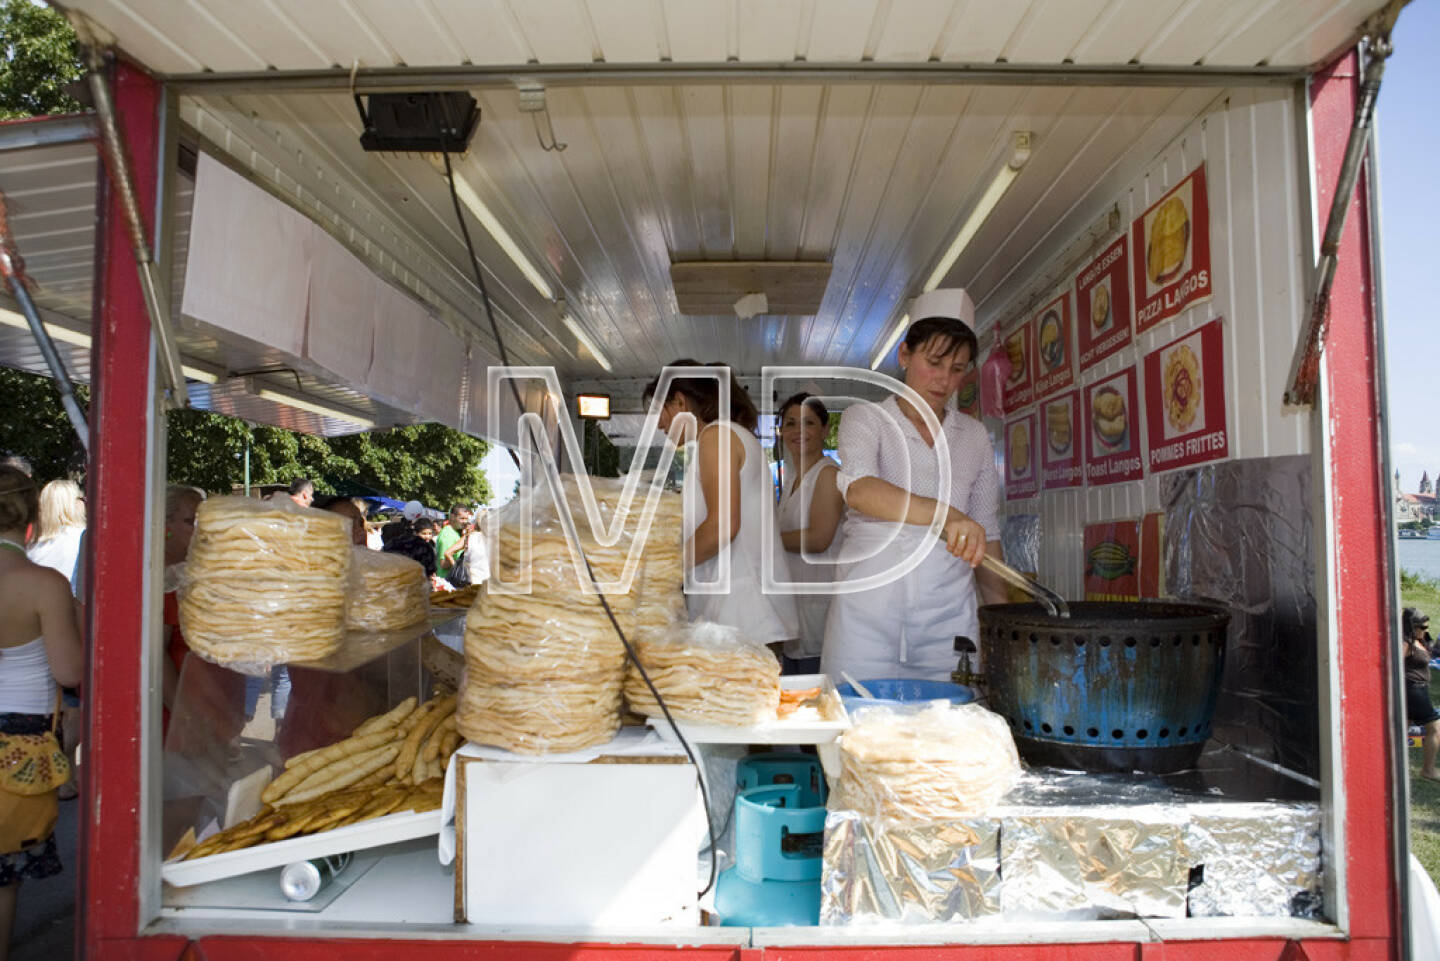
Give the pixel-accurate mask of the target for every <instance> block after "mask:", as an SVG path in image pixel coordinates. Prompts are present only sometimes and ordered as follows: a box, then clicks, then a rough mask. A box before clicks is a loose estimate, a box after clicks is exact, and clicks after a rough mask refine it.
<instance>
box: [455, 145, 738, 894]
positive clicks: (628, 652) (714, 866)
mask: <svg viewBox="0 0 1440 961" xmlns="http://www.w3.org/2000/svg"><path fill="white" fill-rule="evenodd" d="M441 136H442V138H443V136H444V135H443V133H442V135H441ZM440 153H441V156H442V157H444V159H445V182H446V183H447V184H448V185H449V187H450V202H451V203H452V204H453V205H454V207H455V219H456V220H457V221H459V223H460V236H461V237H463V238H464V240H465V249H466V251H467V252H468V253H469V255H470V266H471V268H472V269H473V270H474V271H475V285H476V286H477V287H479V288H480V302H481V303H482V304H483V305H484V307H485V318H486V319H487V320H488V321H489V322H490V332H491V334H492V335H493V336H494V337H495V346H496V348H497V349H498V351H499V353H500V363H501V364H503V365H504V366H506V367H508V366H510V358H509V355H508V353H507V352H506V350H505V341H504V339H503V338H502V337H501V336H500V325H499V324H497V323H496V322H495V312H494V311H493V310H492V309H491V307H490V293H489V291H488V290H487V289H486V287H485V276H484V273H483V271H481V269H480V258H479V257H477V256H476V255H475V245H474V244H473V243H472V242H471V240H470V230H469V228H468V227H466V226H465V216H464V213H463V211H462V209H461V206H460V195H459V194H458V193H457V192H456V190H455V172H454V170H453V169H452V168H451V166H450V152H449V150H442V151H441V152H440ZM507 379H508V380H509V382H510V390H511V392H512V393H513V394H514V396H515V406H516V408H517V409H518V410H522V411H523V410H524V409H525V404H524V402H523V401H521V399H520V388H519V387H517V386H515V378H513V377H511V378H507ZM530 441H531V443H532V444H533V445H534V447H535V450H536V453H537V454H538V453H539V450H540V443H539V440H538V439H537V438H536V437H535V433H534V428H533V426H532V427H531V429H530ZM510 456H511V457H512V458H514V457H515V453H514V451H511V454H510ZM516 463H517V465H518V463H519V460H518V458H517V459H516ZM557 506H558V505H557ZM572 523H573V521H572ZM571 543H573V544H574V545H575V548H576V549H577V550H579V551H580V559H581V560H582V561H584V562H585V573H586V574H587V575H588V576H589V578H590V585H591V586H592V587H594V588H595V596H596V597H598V598H599V599H600V606H601V607H602V608H604V610H605V616H606V617H607V618H609V620H610V626H611V627H612V628H614V629H615V635H616V636H617V637H619V638H620V643H621V644H622V645H623V646H624V648H625V656H626V657H627V658H628V659H629V660H630V663H632V664H634V665H635V669H636V670H637V671H638V672H639V673H640V679H641V680H642V681H644V682H645V687H646V688H648V689H649V691H650V696H651V697H653V698H655V703H656V704H658V705H660V712H661V713H662V714H664V715H665V722H666V723H667V724H669V725H670V730H671V731H673V732H674V734H675V739H676V740H677V741H679V742H680V746H681V747H682V748H683V749H684V750H685V756H686V757H687V758H689V759H690V763H691V764H693V765H694V766H695V771H696V774H697V776H698V777H699V781H700V803H701V805H702V806H703V807H704V808H705V827H706V830H707V832H708V833H709V836H710V878H709V880H708V881H707V882H706V884H705V887H704V888H702V889H701V890H700V893H699V894H698V895H697V897H704V896H705V895H706V894H707V893H709V891H710V889H711V888H712V887H714V886H715V876H716V873H717V872H718V870H719V863H718V857H719V854H718V852H717V851H716V846H717V844H718V841H719V838H718V836H717V835H716V833H715V818H714V817H713V816H712V815H711V813H710V792H709V790H708V789H707V787H706V783H705V774H704V771H703V770H702V769H701V767H700V761H699V759H698V758H697V757H696V756H695V751H694V750H693V749H692V748H691V746H690V742H689V741H687V740H686V739H685V735H684V734H682V733H681V732H680V725H678V724H676V723H675V718H674V717H672V716H671V714H670V708H669V707H668V706H667V705H666V704H665V699H664V698H663V697H661V696H660V692H659V691H658V690H656V689H655V683H654V682H653V681H651V680H650V675H649V673H648V672H646V670H645V665H644V664H641V663H640V658H639V657H638V656H637V655H636V653H635V648H634V647H633V646H632V645H631V643H630V639H629V638H627V637H626V636H625V631H624V630H622V629H621V627H620V622H619V621H618V620H616V618H615V612H614V611H612V610H611V609H610V602H609V601H608V600H607V599H606V598H605V595H604V593H602V592H601V590H600V584H599V581H597V580H596V578H595V570H594V568H592V567H591V566H590V558H589V557H587V556H586V554H585V548H584V545H582V544H581V543H580V539H579V537H574V538H572V539H571Z"/></svg>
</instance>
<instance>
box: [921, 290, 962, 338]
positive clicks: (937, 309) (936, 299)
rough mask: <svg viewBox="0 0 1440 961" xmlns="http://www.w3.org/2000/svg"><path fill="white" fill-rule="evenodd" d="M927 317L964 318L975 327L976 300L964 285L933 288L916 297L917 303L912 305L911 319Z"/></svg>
mask: <svg viewBox="0 0 1440 961" xmlns="http://www.w3.org/2000/svg"><path fill="white" fill-rule="evenodd" d="M926 317H949V318H951V319H953V320H963V321H965V323H966V324H968V325H970V328H971V329H972V330H973V329H974V327H975V301H973V300H971V299H970V295H969V294H968V293H966V292H965V288H964V287H941V288H940V289H939V290H931V291H928V292H926V293H923V294H921V295H920V296H919V297H916V298H915V303H913V304H912V305H911V306H910V319H911V320H924V319H925V318H926Z"/></svg>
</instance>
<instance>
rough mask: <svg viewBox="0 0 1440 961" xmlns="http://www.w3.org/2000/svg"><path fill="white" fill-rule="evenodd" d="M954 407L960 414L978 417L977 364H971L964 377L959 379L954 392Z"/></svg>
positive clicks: (978, 386)
mask: <svg viewBox="0 0 1440 961" xmlns="http://www.w3.org/2000/svg"><path fill="white" fill-rule="evenodd" d="M955 409H956V410H958V411H959V412H960V413H962V414H969V415H970V416H971V417H973V418H975V419H976V420H979V419H980V365H979V364H971V365H970V369H969V370H968V371H966V373H965V377H964V378H963V379H962V380H961V381H960V389H959V390H957V391H956V392H955Z"/></svg>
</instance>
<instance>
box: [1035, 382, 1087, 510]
mask: <svg viewBox="0 0 1440 961" xmlns="http://www.w3.org/2000/svg"><path fill="white" fill-rule="evenodd" d="M1080 423H1081V420H1080V392H1079V391H1078V390H1072V391H1070V392H1068V393H1065V394H1060V395H1058V396H1056V397H1051V398H1050V399H1049V400H1047V401H1044V402H1043V403H1041V405H1040V437H1041V443H1040V486H1041V487H1043V488H1044V489H1045V490H1047V491H1048V490H1059V489H1061V488H1064V487H1079V486H1080V485H1081V484H1082V483H1084V481H1085V472H1084V468H1083V467H1082V466H1081V457H1080V432H1079V430H1077V429H1076V428H1077V427H1078V426H1079V425H1080Z"/></svg>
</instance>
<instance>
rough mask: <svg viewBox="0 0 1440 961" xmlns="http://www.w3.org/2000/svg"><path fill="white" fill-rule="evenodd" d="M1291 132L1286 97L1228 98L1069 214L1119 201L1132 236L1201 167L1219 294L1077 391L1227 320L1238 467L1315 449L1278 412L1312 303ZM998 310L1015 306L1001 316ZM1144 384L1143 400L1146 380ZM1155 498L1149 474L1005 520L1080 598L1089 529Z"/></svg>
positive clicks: (1295, 415)
mask: <svg viewBox="0 0 1440 961" xmlns="http://www.w3.org/2000/svg"><path fill="white" fill-rule="evenodd" d="M1295 129H1296V126H1295V116H1294V104H1293V100H1292V99H1291V94H1290V93H1289V92H1288V91H1281V90H1276V91H1261V90H1246V91H1237V92H1233V93H1231V94H1230V95H1229V96H1228V97H1227V98H1225V99H1224V100H1223V101H1221V102H1219V103H1218V104H1217V105H1216V107H1215V109H1213V110H1212V111H1210V112H1208V113H1206V114H1205V115H1203V116H1201V117H1200V118H1198V119H1196V120H1195V121H1193V122H1192V123H1190V124H1189V125H1188V126H1187V127H1186V128H1185V129H1184V131H1183V132H1182V133H1181V134H1180V135H1179V136H1178V137H1176V138H1174V139H1173V140H1172V141H1171V142H1170V143H1169V144H1168V145H1167V146H1166V147H1165V148H1164V150H1163V151H1162V152H1161V153H1160V154H1159V156H1157V157H1155V158H1154V160H1153V161H1152V162H1151V163H1150V164H1149V165H1148V166H1147V168H1146V169H1145V171H1144V172H1143V173H1142V174H1141V175H1140V176H1138V177H1136V178H1134V179H1131V180H1130V181H1128V182H1122V181H1117V180H1116V179H1115V178H1114V177H1111V178H1109V179H1106V180H1102V181H1101V182H1099V183H1098V184H1097V185H1096V186H1095V187H1094V189H1093V190H1092V191H1090V194H1089V195H1088V196H1087V197H1086V198H1084V199H1083V200H1081V201H1079V202H1077V203H1076V204H1075V205H1074V209H1076V210H1083V209H1090V208H1094V207H1097V206H1103V205H1106V204H1109V203H1114V202H1118V205H1119V208H1120V213H1121V219H1122V225H1123V228H1124V230H1126V231H1127V232H1128V231H1129V229H1130V226H1131V223H1132V222H1133V220H1134V219H1135V218H1136V217H1138V216H1139V215H1140V214H1141V213H1142V212H1143V211H1144V210H1145V209H1146V208H1147V207H1148V206H1150V205H1151V204H1152V203H1154V202H1155V201H1156V200H1158V199H1159V198H1160V197H1161V196H1163V195H1164V194H1165V192H1166V191H1168V190H1169V189H1170V188H1171V187H1172V186H1174V184H1175V183H1176V182H1177V181H1178V180H1179V179H1180V178H1182V177H1184V176H1185V175H1186V174H1188V173H1189V172H1190V171H1191V170H1193V169H1194V168H1195V167H1196V166H1198V165H1199V164H1200V163H1202V162H1203V163H1204V164H1205V174H1206V181H1207V188H1208V192H1209V203H1210V257H1211V268H1212V272H1213V278H1212V286H1213V290H1214V294H1213V296H1212V297H1211V299H1210V300H1208V301H1205V302H1203V303H1200V304H1192V305H1190V306H1189V307H1188V308H1186V309H1185V310H1184V311H1183V312H1182V313H1181V314H1180V315H1179V316H1177V317H1175V318H1173V319H1171V320H1168V321H1165V322H1163V323H1161V324H1160V325H1159V326H1158V327H1155V328H1152V329H1151V330H1149V331H1147V332H1146V333H1144V334H1142V335H1140V336H1138V337H1137V338H1136V339H1135V341H1134V342H1133V343H1132V345H1131V347H1130V348H1129V349H1128V350H1126V351H1122V352H1121V353H1119V354H1117V355H1114V356H1112V357H1110V358H1108V359H1107V360H1105V361H1103V362H1102V363H1101V364H1099V365H1098V366H1097V367H1095V368H1092V370H1091V371H1089V372H1087V373H1086V374H1085V375H1082V378H1081V381H1080V382H1081V384H1082V386H1083V385H1084V384H1087V383H1093V382H1094V381H1096V380H1099V379H1102V378H1104V377H1107V376H1110V375H1112V374H1114V373H1116V372H1118V371H1119V370H1122V369H1123V368H1125V367H1128V366H1130V365H1132V364H1134V365H1136V366H1137V367H1139V366H1140V365H1142V364H1143V358H1144V357H1145V355H1146V354H1147V353H1149V352H1151V351H1153V350H1156V349H1157V348H1159V347H1161V346H1163V345H1165V344H1168V343H1170V342H1171V341H1173V340H1175V339H1177V338H1179V337H1181V336H1183V335H1184V334H1186V333H1188V332H1190V331H1192V330H1195V329H1197V328H1198V327H1200V326H1202V325H1203V324H1205V323H1207V322H1209V321H1210V320H1212V319H1214V318H1216V317H1221V318H1224V333H1225V354H1226V358H1225V362H1226V369H1225V377H1226V385H1225V386H1226V395H1227V410H1226V419H1227V425H1228V432H1229V442H1230V454H1231V456H1232V457H1234V458H1258V457H1277V456H1283V455H1292V454H1305V453H1308V452H1309V449H1310V448H1309V416H1310V415H1309V414H1308V413H1305V412H1291V411H1286V410H1285V409H1284V407H1283V404H1282V394H1283V391H1284V384H1285V380H1286V377H1287V376H1288V373H1289V367H1290V357H1291V354H1292V352H1293V349H1294V346H1295V338H1296V336H1297V331H1298V330H1299V325H1300V319H1301V312H1302V310H1303V305H1304V302H1305V291H1304V287H1303V284H1304V278H1305V275H1306V267H1305V257H1306V251H1305V250H1304V249H1303V236H1304V234H1303V231H1302V229H1301V217H1302V216H1304V215H1305V214H1304V210H1305V209H1306V208H1305V206H1304V204H1303V203H1302V198H1301V194H1300V191H1301V190H1302V189H1303V187H1304V181H1303V179H1301V178H1300V177H1299V176H1298V175H1297V172H1296V170H1295V166H1294V165H1295V160H1296V157H1297V151H1296V145H1295V140H1294V131H1295ZM1071 219H1072V220H1077V221H1078V220H1079V219H1080V218H1078V217H1076V218H1071ZM1082 222H1083V221H1082ZM1076 226H1079V223H1077V224H1076ZM1071 236H1072V237H1073V231H1072V233H1071ZM1133 255H1134V254H1133V252H1132V256H1133ZM1046 272H1047V267H1046V266H1043V265H1042V266H1039V267H1038V268H1037V269H1032V270H1031V271H1029V272H1028V273H1027V274H1026V275H1025V276H1024V277H1023V278H1015V279H1013V280H1011V281H1009V282H1007V283H1006V284H1005V285H1003V286H1002V287H1001V288H1000V289H999V290H998V291H997V292H996V294H995V296H994V297H993V298H992V312H991V315H990V316H984V314H983V312H982V323H988V322H989V321H993V320H999V321H1001V322H1002V323H1009V322H1011V321H1013V320H1016V319H1019V317H1020V316H1021V314H1022V312H1021V307H1020V305H1021V304H1023V303H1026V302H1029V300H1030V295H1031V294H1032V293H1040V291H1039V290H1038V289H1036V285H1037V283H1038V282H1039V280H1040V279H1041V278H1042V277H1044V276H1046ZM1071 278H1072V280H1073V275H1071ZM997 303H1008V304H1009V306H1008V307H1007V308H1005V309H1003V310H994V309H993V306H994V304H997ZM1132 322H1133V318H1132ZM1140 376H1141V378H1142V384H1141V389H1142V391H1143V389H1144V385H1143V370H1141V371H1140ZM1159 489H1160V486H1159V480H1158V477H1157V476H1156V475H1151V474H1147V476H1146V477H1145V478H1144V479H1143V480H1141V481H1135V482H1131V483H1127V484H1114V485H1106V486H1101V487H1087V488H1082V489H1080V490H1079V491H1073V490H1072V491H1055V492H1045V493H1041V495H1040V496H1039V497H1036V498H1030V499H1027V500H1021V501H1010V502H1008V503H1007V504H1006V513H1009V514H1021V513H1036V514H1039V515H1040V517H1041V523H1042V552H1041V563H1040V577H1041V580H1042V581H1043V582H1045V583H1047V584H1049V585H1051V586H1053V587H1055V588H1057V589H1059V590H1060V591H1061V592H1062V593H1064V594H1065V595H1066V596H1068V597H1072V598H1074V597H1079V596H1081V594H1082V593H1083V586H1082V582H1081V578H1082V574H1081V571H1080V565H1079V564H1078V560H1079V557H1080V543H1081V540H1080V539H1081V536H1082V533H1083V529H1084V525H1085V524H1087V523H1098V522H1102V521H1109V520H1118V519H1127V518H1139V517H1140V516H1141V515H1142V514H1144V513H1146V512H1147V511H1154V510H1161V509H1163V505H1161V503H1160V499H1159Z"/></svg>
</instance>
